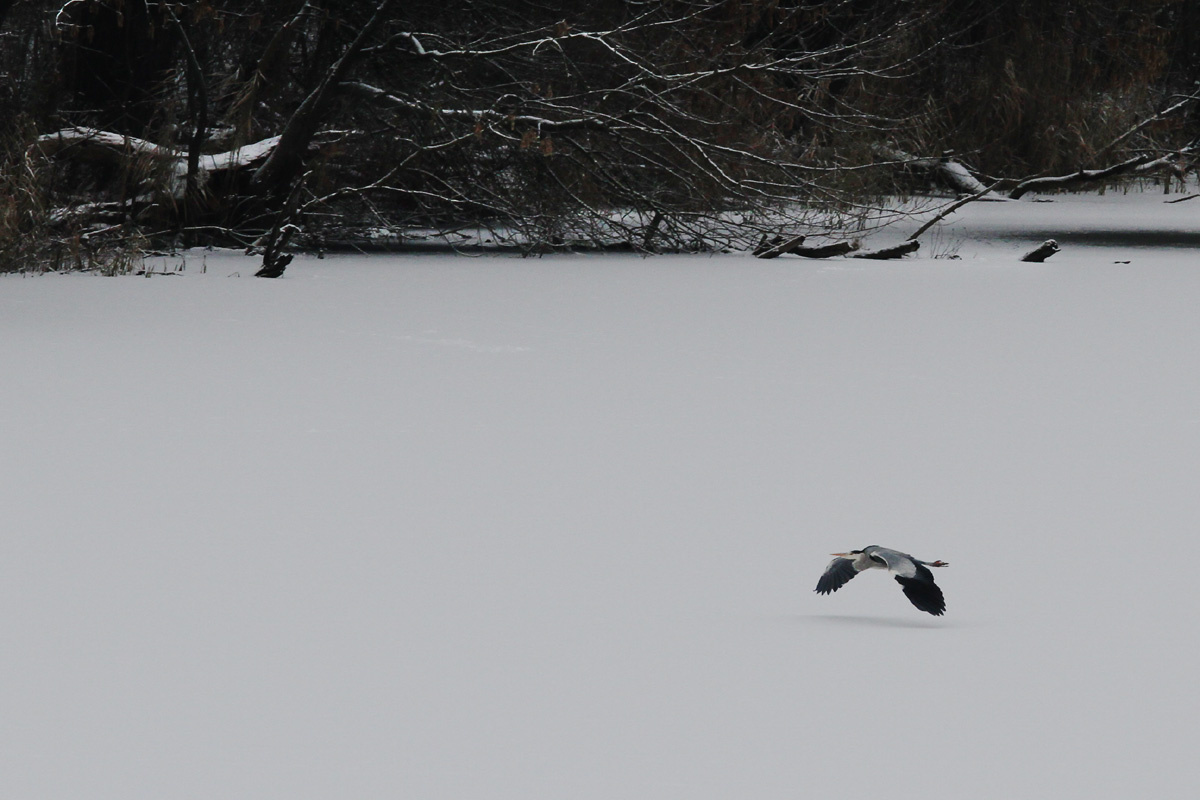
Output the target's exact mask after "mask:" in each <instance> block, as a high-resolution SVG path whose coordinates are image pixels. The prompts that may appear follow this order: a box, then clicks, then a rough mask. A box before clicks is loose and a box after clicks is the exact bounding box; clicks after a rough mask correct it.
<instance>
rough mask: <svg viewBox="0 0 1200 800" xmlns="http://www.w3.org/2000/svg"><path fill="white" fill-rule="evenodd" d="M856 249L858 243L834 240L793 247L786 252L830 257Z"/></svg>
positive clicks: (805, 255) (812, 256) (810, 256)
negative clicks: (818, 244) (811, 245)
mask: <svg viewBox="0 0 1200 800" xmlns="http://www.w3.org/2000/svg"><path fill="white" fill-rule="evenodd" d="M857 249H858V245H856V244H853V243H851V242H836V243H834V244H827V245H822V246H821V247H793V248H792V249H790V250H788V252H789V253H791V254H793V255H797V256H804V257H805V258H830V257H832V256H844V255H846V254H847V253H852V252H854V251H855V250H857Z"/></svg>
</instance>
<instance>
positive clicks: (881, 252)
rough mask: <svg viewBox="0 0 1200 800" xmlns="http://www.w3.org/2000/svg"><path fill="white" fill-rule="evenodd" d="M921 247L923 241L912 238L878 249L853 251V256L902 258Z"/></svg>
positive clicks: (880, 258) (877, 258) (880, 259)
mask: <svg viewBox="0 0 1200 800" xmlns="http://www.w3.org/2000/svg"><path fill="white" fill-rule="evenodd" d="M920 247H921V243H920V242H918V241H916V240H915V239H911V240H909V241H906V242H901V243H900V244H897V245H893V246H892V247H881V248H879V249H878V250H862V251H860V252H858V253H851V254H850V257H851V258H872V259H876V260H879V261H883V260H885V259H889V258H902V257H904V256H906V255H908V254H909V253H915V252H917V250H918V249H919V248H920Z"/></svg>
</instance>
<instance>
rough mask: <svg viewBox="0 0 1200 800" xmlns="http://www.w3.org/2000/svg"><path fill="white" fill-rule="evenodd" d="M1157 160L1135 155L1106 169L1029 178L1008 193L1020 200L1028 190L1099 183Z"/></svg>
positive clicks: (1066, 187)
mask: <svg viewBox="0 0 1200 800" xmlns="http://www.w3.org/2000/svg"><path fill="white" fill-rule="evenodd" d="M1157 160H1159V159H1152V158H1151V157H1150V156H1134V157H1133V158H1131V159H1129V160H1128V161H1122V162H1121V163H1120V164H1113V165H1112V166H1111V167H1105V168H1104V169H1081V170H1079V171H1078V172H1072V173H1071V174H1069V175H1052V176H1047V177H1044V178H1029V179H1028V180H1024V181H1021V182H1020V183H1018V184H1017V185H1016V186H1015V187H1013V190H1012V191H1011V192H1009V193H1008V197H1009V199H1010V200H1019V199H1020V198H1021V197H1022V196H1024V195H1025V194H1026V193H1028V192H1041V191H1045V190H1047V189H1070V188H1074V187H1076V186H1084V185H1086V184H1089V183H1099V182H1100V181H1105V180H1108V179H1109V178H1116V177H1118V176H1120V175H1125V174H1127V173H1130V172H1135V171H1137V170H1138V168H1139V167H1141V166H1143V165H1146V164H1149V163H1150V162H1151V161H1157Z"/></svg>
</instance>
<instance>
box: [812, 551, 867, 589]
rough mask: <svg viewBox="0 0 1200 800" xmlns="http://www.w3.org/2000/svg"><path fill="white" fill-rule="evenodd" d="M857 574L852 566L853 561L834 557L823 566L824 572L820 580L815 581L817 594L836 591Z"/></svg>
mask: <svg viewBox="0 0 1200 800" xmlns="http://www.w3.org/2000/svg"><path fill="white" fill-rule="evenodd" d="M857 574H858V570H857V569H855V568H854V562H853V561H851V560H850V559H848V558H835V559H834V560H833V561H830V562H829V566H828V567H826V568H825V574H824V575H822V576H821V580H819V581H817V594H829V593H830V592H836V591H837V590H838V589H840V588H842V587H843V586H845V585H846V584H847V583H849V582H850V579H851V578H853V577H854V576H855V575H857Z"/></svg>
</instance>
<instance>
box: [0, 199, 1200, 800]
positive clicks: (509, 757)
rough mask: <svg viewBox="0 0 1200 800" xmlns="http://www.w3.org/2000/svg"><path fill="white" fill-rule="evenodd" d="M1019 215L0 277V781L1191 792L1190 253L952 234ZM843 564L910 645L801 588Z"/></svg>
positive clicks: (1194, 386)
mask: <svg viewBox="0 0 1200 800" xmlns="http://www.w3.org/2000/svg"><path fill="white" fill-rule="evenodd" d="M1161 199H1162V198H1161V197H1150V198H1149V199H1147V200H1146V201H1145V203H1146V204H1151V203H1153V204H1154V205H1155V207H1158V208H1165V209H1169V210H1172V211H1171V212H1170V213H1172V214H1174V213H1177V212H1178V210H1179V209H1184V210H1186V211H1187V212H1188V213H1190V214H1191V215H1192V219H1193V220H1194V221H1195V222H1196V224H1194V225H1193V227H1192V228H1191V230H1198V229H1200V206H1196V207H1194V208H1190V209H1189V208H1188V206H1194V205H1195V203H1200V201H1194V202H1193V203H1180V204H1178V205H1169V206H1162V205H1161ZM1088 202H1091V201H1090V200H1089V201H1088ZM1017 205H1018V204H1015V203H1013V204H1008V203H1006V204H999V203H997V204H988V205H986V206H984V205H979V206H978V207H974V208H971V209H964V211H967V210H969V211H970V213H971V214H979V215H981V216H980V217H979V218H978V219H975V218H972V217H969V216H964V217H963V220H962V221H956V222H955V223H954V225H957V226H958V227H955V228H952V229H948V231H947V232H946V233H945V238H944V239H943V241H945V242H954V243H955V248H956V249H957V250H958V254H959V255H960V256H962V260H958V261H952V260H934V259H928V258H926V259H912V260H906V261H904V262H900V263H892V262H882V263H877V262H863V261H852V260H837V261H829V262H819V263H815V262H805V261H801V260H799V259H794V258H787V257H785V258H781V259H778V260H776V261H770V262H764V261H759V260H755V259H752V258H750V257H748V256H741V255H736V256H723V257H716V258H703V257H699V258H697V257H687V258H685V257H680V258H675V257H662V258H656V259H651V260H642V259H637V258H620V257H582V256H577V257H556V258H546V259H541V260H520V259H512V258H478V259H468V258H453V257H439V256H421V257H407V258H406V257H371V258H345V257H342V258H329V259H326V260H324V261H319V260H316V259H307V258H298V259H297V260H296V261H295V262H293V264H292V266H291V267H290V268H289V271H288V273H287V275H286V276H285V278H283V279H281V280H277V281H268V280H254V279H250V278H249V277H230V274H231V273H235V272H237V273H238V274H239V275H240V276H249V275H250V274H251V272H252V268H253V262H250V260H248V259H246V260H242V259H238V258H236V257H232V256H218V255H209V256H207V257H206V258H207V271H206V272H204V273H201V272H200V269H199V264H200V261H201V256H200V255H199V254H196V255H193V256H189V263H188V268H187V270H186V271H185V272H184V273H183V274H182V275H180V276H178V277H170V278H166V277H153V278H149V279H147V278H135V277H129V278H113V279H105V278H98V277H92V276H79V275H75V276H59V275H48V276H42V277H36V278H34V277H31V278H22V277H18V276H7V277H3V278H0V364H3V369H4V376H3V380H2V381H0V397H2V401H3V402H2V405H0V408H2V409H3V416H2V417H0V442H2V443H3V452H4V458H3V461H2V462H0V465H2V466H0V470H2V471H0V487H3V503H2V504H0V548H2V549H0V609H2V611H0V624H2V628H0V642H2V643H3V658H2V659H0V797H3V798H11V799H13V800H83V799H84V798H87V800H118V799H119V800H151V799H153V800H163V799H164V798H189V799H190V798H196V799H198V800H199V799H204V798H214V799H216V798H220V800H241V799H242V798H245V799H246V800H250V799H252V798H253V799H255V800H257V799H258V798H287V800H309V799H312V800H317V799H318V798H320V799H321V800H324V799H325V798H339V799H343V798H345V799H348V798H355V799H356V800H357V799H359V798H385V797H386V798H400V797H404V798H422V800H424V799H426V798H428V799H430V800H434V799H438V800H440V799H441V798H446V799H447V800H449V799H450V798H453V799H454V800H467V799H469V798H470V799H474V798H487V799H490V798H520V799H521V800H529V799H530V798H571V799H572V800H580V799H583V798H680V799H681V800H682V799H684V798H686V799H687V800H697V799H698V798H713V799H714V800H717V799H720V800H726V799H727V798H735V797H736V798H763V799H768V798H780V799H782V798H789V800H794V799H795V798H808V797H814V798H815V797H839V798H874V797H883V796H886V797H889V798H894V799H896V800H903V799H904V798H922V799H923V800H928V799H929V798H945V799H946V800H951V799H954V800H959V799H961V798H969V799H970V800H987V799H990V798H996V800H1001V799H1002V798H1004V799H1007V798H1066V797H1084V798H1089V800H1097V799H1103V798H1121V799H1122V800H1126V799H1127V798H1130V797H1184V796H1190V795H1191V793H1192V792H1193V791H1194V790H1193V783H1194V779H1193V777H1192V775H1191V770H1190V769H1189V767H1188V765H1189V764H1191V763H1192V761H1193V760H1194V753H1195V747H1196V744H1197V740H1198V736H1197V733H1198V731H1197V719H1198V715H1197V712H1198V711H1200V701H1198V692H1197V689H1196V677H1195V676H1196V674H1197V671H1198V669H1200V639H1198V633H1197V623H1196V611H1197V608H1200V591H1198V590H1197V588H1196V579H1195V575H1194V570H1193V569H1189V568H1188V567H1189V566H1190V565H1189V564H1187V563H1186V559H1190V558H1192V557H1193V554H1194V553H1195V552H1196V548H1195V542H1196V535H1197V529H1198V527H1200V492H1197V475H1200V369H1198V368H1197V367H1198V364H1197V361H1198V359H1200V313H1198V309H1200V269H1198V267H1200V261H1198V260H1197V257H1196V251H1195V250H1194V249H1184V248H1178V247H1174V248H1171V247H1151V246H1148V245H1146V244H1145V243H1144V242H1142V243H1137V244H1136V245H1129V246H1125V245H1119V244H1112V243H1110V244H1109V245H1108V246H1106V247H1099V246H1085V245H1082V244H1081V245H1079V246H1070V245H1067V244H1064V251H1063V252H1062V253H1060V254H1058V255H1056V256H1055V257H1054V258H1053V259H1051V260H1050V261H1048V262H1046V263H1045V264H1023V263H1019V262H1017V261H1016V258H1017V257H1018V256H1019V254H1020V253H1021V252H1023V251H1024V249H1026V248H1024V245H1023V244H1020V243H1016V242H1008V243H1005V242H1004V241H1003V237H1000V240H993V241H991V242H989V243H986V244H979V243H978V242H975V241H973V240H972V239H971V238H970V232H971V230H972V229H971V228H970V225H972V224H973V225H975V226H976V227H975V230H980V229H984V228H987V229H988V230H989V231H990V232H992V233H996V230H998V227H1000V224H999V223H995V224H994V225H992V227H991V228H988V225H989V224H991V223H988V222H987V219H986V218H985V216H986V215H987V214H1003V215H1008V214H1014V213H1016V212H1014V211H1012V210H1010V209H1012V208H1014V207H1016V206H1017ZM1020 206H1021V207H1022V208H1025V209H1028V210H1027V211H1026V213H1027V214H1034V215H1037V218H1038V219H1043V218H1045V217H1044V215H1047V214H1049V213H1050V210H1055V211H1056V213H1057V212H1059V211H1060V212H1061V213H1063V214H1067V215H1070V214H1072V213H1075V212H1073V211H1071V208H1074V206H1071V205H1070V204H1069V203H1064V204H1061V205H1060V204H1055V205H1042V204H1030V203H1024V202H1022V203H1021V204H1020ZM1056 206H1057V208H1056ZM1108 207H1109V206H1105V208H1108ZM1080 214H1081V216H1083V212H1080ZM1118 215H1119V216H1122V217H1124V215H1125V212H1118ZM973 219H975V221H974V222H972V220H973ZM1028 219H1030V218H1026V220H1028ZM1018 221H1020V220H1018ZM1172 224H1174V223H1172ZM1047 227H1048V228H1049V227H1053V226H1052V225H1051V224H1050V223H1049V222H1047ZM958 237H961V238H958ZM1060 241H1061V237H1060ZM1117 260H1130V261H1131V262H1132V263H1130V264H1114V263H1112V262H1114V261H1117ZM868 544H882V545H886V546H889V547H895V548H898V549H901V550H904V551H906V552H911V553H913V554H915V555H916V556H918V557H920V558H924V559H928V560H932V559H938V558H941V559H945V560H947V561H949V562H951V566H950V567H949V568H948V569H944V570H939V571H938V572H937V573H936V578H937V580H938V583H939V584H940V585H941V586H942V587H943V589H944V590H945V593H946V597H947V601H948V610H947V615H946V616H945V617H943V618H933V617H930V616H928V615H925V614H922V613H921V612H919V611H917V610H916V609H914V608H913V607H912V606H911V605H909V603H908V602H907V601H906V600H905V598H904V596H903V594H902V593H901V591H900V587H899V586H897V585H896V583H895V581H893V580H891V579H890V578H889V577H888V576H886V574H884V573H882V572H880V573H878V574H875V573H868V574H865V575H862V576H860V577H859V578H858V579H856V580H855V581H853V582H852V583H850V584H849V585H847V586H846V587H844V588H843V589H842V590H841V591H839V592H838V593H836V594H834V595H831V596H828V597H821V596H818V595H816V594H814V593H813V591H812V590H813V587H814V586H815V585H816V581H817V578H818V576H819V575H820V573H821V570H823V569H824V567H825V565H826V563H827V562H828V560H829V554H830V553H833V552H839V551H843V550H846V549H849V548H859V547H862V546H864V545H868Z"/></svg>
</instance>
